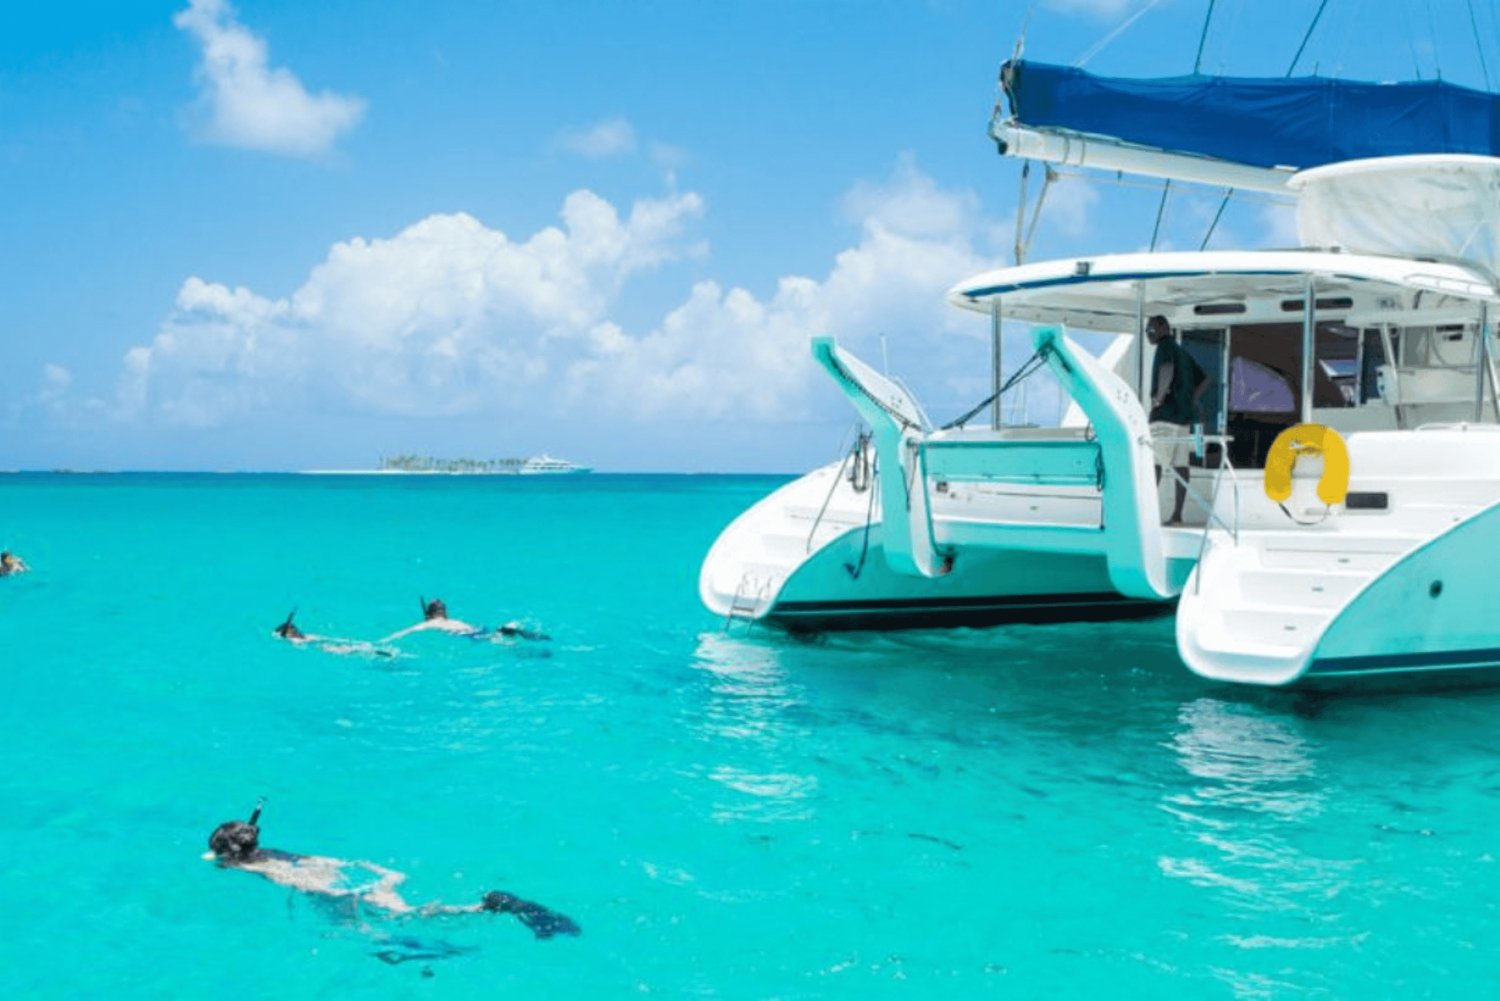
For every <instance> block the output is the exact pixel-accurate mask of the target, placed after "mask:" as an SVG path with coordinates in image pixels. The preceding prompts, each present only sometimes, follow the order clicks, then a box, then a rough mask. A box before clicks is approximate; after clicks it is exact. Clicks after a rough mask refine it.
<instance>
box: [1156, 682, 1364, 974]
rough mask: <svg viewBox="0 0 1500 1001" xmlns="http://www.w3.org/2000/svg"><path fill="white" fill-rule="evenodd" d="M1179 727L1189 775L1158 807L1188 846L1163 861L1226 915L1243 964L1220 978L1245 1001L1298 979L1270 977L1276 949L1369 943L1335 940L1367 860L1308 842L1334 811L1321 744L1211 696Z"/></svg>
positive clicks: (1289, 722)
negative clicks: (1317, 851)
mask: <svg viewBox="0 0 1500 1001" xmlns="http://www.w3.org/2000/svg"><path fill="white" fill-rule="evenodd" d="M1178 724H1179V726H1178V729H1177V730H1176V732H1175V733H1174V734H1173V735H1172V737H1171V740H1170V742H1169V746H1170V748H1171V750H1172V751H1173V752H1174V754H1175V760H1176V763H1177V765H1178V766H1179V767H1180V768H1181V769H1182V771H1183V772H1185V773H1186V774H1187V777H1188V779H1187V781H1186V782H1184V783H1182V784H1180V785H1173V786H1172V787H1170V788H1169V789H1168V790H1167V791H1166V792H1165V794H1164V795H1163V797H1162V800H1161V804H1160V805H1161V808H1162V809H1163V810H1165V811H1166V812H1167V813H1168V814H1169V815H1170V816H1171V817H1173V818H1174V819H1175V821H1176V825H1177V829H1178V832H1177V833H1178V836H1177V837H1175V838H1173V839H1172V843H1174V844H1177V845H1178V846H1179V848H1178V850H1177V851H1176V852H1174V853H1172V854H1168V855H1163V856H1162V857H1161V858H1160V859H1159V860H1158V866H1159V868H1160V870H1161V872H1162V874H1163V875H1165V876H1167V877H1168V878H1169V879H1172V880H1175V881H1177V884H1178V885H1186V886H1190V887H1192V888H1194V889H1195V890H1196V891H1201V892H1202V894H1203V895H1205V898H1206V899H1204V900H1202V901H1201V902H1200V903H1201V907H1202V909H1203V910H1205V911H1206V913H1210V914H1215V913H1216V914H1221V915H1223V917H1224V919H1226V920H1223V921H1219V922H1216V924H1217V926H1218V928H1219V930H1220V934H1219V941H1220V942H1221V943H1222V944H1224V945H1227V946H1229V947H1231V949H1233V950H1242V951H1243V953H1244V955H1245V957H1246V958H1245V963H1244V967H1245V968H1244V969H1241V968H1239V966H1238V964H1235V965H1229V966H1220V967H1218V968H1217V969H1216V973H1217V975H1218V976H1219V977H1220V978H1221V979H1222V980H1224V981H1225V982H1226V983H1228V984H1229V985H1230V986H1231V987H1232V988H1233V989H1234V991H1235V993H1236V995H1237V996H1242V997H1259V996H1266V993H1267V992H1268V991H1270V992H1272V993H1275V992H1276V991H1277V990H1279V989H1281V988H1286V987H1290V986H1292V984H1290V983H1280V984H1275V983H1268V982H1267V981H1266V968H1265V965H1264V964H1265V960H1264V954H1265V951H1266V950H1275V949H1287V950H1295V951H1296V952H1297V953H1301V952H1303V951H1305V950H1309V949H1326V948H1329V947H1335V946H1347V945H1349V944H1351V943H1352V942H1355V941H1357V940H1358V937H1359V936H1358V935H1350V934H1347V932H1346V933H1343V934H1339V933H1337V932H1339V931H1341V930H1343V929H1341V928H1340V927H1339V926H1341V925H1342V922H1341V920H1340V919H1341V918H1343V917H1344V916H1345V915H1344V913H1343V912H1344V910H1345V907H1344V905H1343V903H1342V902H1341V901H1340V900H1339V898H1340V896H1341V895H1342V894H1344V893H1345V892H1346V891H1347V890H1348V889H1350V888H1351V887H1352V886H1353V885H1355V884H1354V879H1355V876H1356V873H1355V870H1356V868H1357V866H1358V864H1359V861H1358V860H1357V859H1333V858H1321V857H1318V856H1316V855H1314V854H1311V853H1309V852H1308V851H1305V850H1304V849H1303V848H1302V847H1300V844H1301V843H1303V842H1305V841H1306V840H1308V839H1307V835H1308V834H1309V833H1310V832H1315V831H1316V829H1317V827H1318V825H1319V822H1320V818H1321V817H1323V815H1324V814H1325V812H1326V811H1327V809H1328V805H1329V804H1328V802H1327V797H1328V793H1327V792H1326V791H1325V790H1326V785H1327V783H1326V782H1325V781H1324V780H1323V779H1322V777H1321V776H1320V775H1319V770H1318V757H1319V754H1320V752H1321V747H1320V745H1319V744H1318V742H1317V741H1316V740H1315V739H1313V738H1312V737H1310V736H1309V735H1307V734H1306V733H1304V732H1303V726H1304V725H1305V724H1304V722H1303V721H1300V720H1297V719H1295V718H1283V717H1278V716H1274V715H1269V714H1268V713H1267V712H1266V711H1265V710H1264V709H1262V708H1259V707H1256V706H1253V705H1242V704H1235V703H1230V702H1224V701H1221V700H1219V699H1213V698H1199V699H1195V700H1193V701H1191V702H1187V703H1184V704H1183V705H1182V707H1181V709H1180V711H1179V713H1178ZM1195 909H1197V908H1196V907H1195ZM1272 929H1274V931H1273V930H1272ZM1289 930H1294V931H1293V934H1287V932H1288V931H1289ZM1295 930H1300V931H1302V932H1303V933H1302V934H1297V933H1296V931H1295ZM1234 954H1235V953H1233V952H1232V953H1230V956H1231V958H1232V956H1233V955H1234ZM1257 954H1258V955H1257ZM1288 961H1289V962H1295V958H1294V957H1289V959H1288ZM1293 979H1294V980H1295V979H1296V978H1295V977H1293ZM1300 986H1301V987H1302V988H1304V989H1306V988H1312V987H1315V986H1316V985H1314V984H1311V983H1302V984H1300Z"/></svg>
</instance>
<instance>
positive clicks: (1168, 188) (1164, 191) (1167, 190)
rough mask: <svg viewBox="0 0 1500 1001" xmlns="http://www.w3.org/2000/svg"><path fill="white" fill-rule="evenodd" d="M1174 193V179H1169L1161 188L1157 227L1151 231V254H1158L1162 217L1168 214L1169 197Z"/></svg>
mask: <svg viewBox="0 0 1500 1001" xmlns="http://www.w3.org/2000/svg"><path fill="white" fill-rule="evenodd" d="M1171 193H1172V179H1171V178H1170V177H1169V178H1167V181H1166V183H1165V184H1163V185H1162V186H1161V204H1160V205H1158V206H1156V225H1155V226H1153V227H1152V229H1151V252H1152V253H1155V252H1156V238H1157V237H1158V236H1160V235H1161V217H1162V216H1164V215H1166V214H1167V196H1168V195H1170V194H1171Z"/></svg>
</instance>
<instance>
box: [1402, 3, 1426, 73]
mask: <svg viewBox="0 0 1500 1001" xmlns="http://www.w3.org/2000/svg"><path fill="white" fill-rule="evenodd" d="M1397 6H1399V7H1400V8H1401V27H1402V28H1403V29H1405V30H1404V31H1403V32H1402V34H1404V35H1405V36H1406V45H1407V48H1409V49H1410V50H1411V66H1412V71H1413V72H1414V73H1415V74H1416V77H1417V79H1418V80H1420V79H1422V61H1421V60H1420V59H1418V58H1417V33H1416V32H1415V31H1413V30H1412V26H1411V11H1410V10H1409V9H1408V8H1407V6H1406V4H1398V5H1397Z"/></svg>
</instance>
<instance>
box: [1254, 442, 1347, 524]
mask: <svg viewBox="0 0 1500 1001" xmlns="http://www.w3.org/2000/svg"><path fill="white" fill-rule="evenodd" d="M1302 455H1321V456H1322V457H1323V475H1322V476H1320V477H1319V478H1318V498H1319V499H1320V500H1322V501H1323V503H1324V504H1327V505H1328V506H1330V507H1332V506H1333V505H1334V504H1342V503H1343V501H1344V497H1345V496H1347V495H1348V493H1349V446H1348V445H1346V444H1344V439H1343V438H1342V437H1340V436H1339V433H1338V432H1337V431H1335V430H1334V429H1333V428H1331V427H1328V426H1327V425H1324V424H1293V425H1292V426H1291V427H1289V428H1287V429H1286V430H1285V431H1282V432H1281V433H1280V434H1279V435H1277V436H1276V440H1275V441H1274V442H1272V443H1271V452H1270V454H1269V455H1267V456H1266V496H1267V497H1269V498H1271V499H1272V500H1273V501H1275V502H1276V503H1278V504H1282V503H1285V502H1286V501H1287V499H1288V498H1290V497H1291V496H1292V467H1293V466H1295V465H1296V464H1297V457H1298V456H1302Z"/></svg>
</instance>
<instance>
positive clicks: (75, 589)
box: [0, 476, 1500, 998]
mask: <svg viewBox="0 0 1500 1001" xmlns="http://www.w3.org/2000/svg"><path fill="white" fill-rule="evenodd" d="M777 482H778V481H777V480H774V479H770V478H765V479H760V478H749V477H746V478H734V477H626V476H590V477H582V478H577V479H545V478H535V479H532V478H528V479H516V478H503V479H496V478H428V477H420V478H397V477H383V478H373V479H372V478H347V477H317V478H309V477H295V476H264V477H260V476H7V477H3V478H0V544H3V545H5V546H8V547H10V548H13V549H15V550H17V551H18V552H20V553H21V554H22V555H23V556H25V557H26V559H27V560H28V561H29V562H30V563H31V565H32V566H33V567H34V568H35V570H34V572H33V573H31V574H29V575H27V576H24V577H19V578H11V579H5V580H0V630H3V636H4V641H5V649H6V657H5V661H4V662H5V665H6V685H5V690H4V694H3V697H0V733H3V735H4V736H3V740H0V844H3V845H4V847H5V852H6V863H5V876H4V879H3V882H0V905H3V906H0V930H3V932H4V934H3V935H0V994H3V995H4V996H18V995H22V994H25V995H27V996H37V997H75V996H80V995H87V994H95V995H107V996H131V995H138V996H205V995H207V994H209V993H210V992H215V993H217V992H219V991H221V990H223V989H224V988H225V987H226V986H229V987H232V988H233V989H234V990H236V991H237V992H239V993H242V994H247V995H249V996H266V995H275V996H281V997H315V996H327V995H330V994H335V993H336V994H338V995H351V994H353V995H363V996H394V997H472V996H478V995H480V994H481V993H489V992H498V991H502V990H509V991H515V990H520V991H526V992H528V994H529V995H530V996H545V997H570V996H571V997H587V996H614V995H622V994H626V993H647V992H649V993H652V994H658V995H665V996H669V997H671V996H694V995H700V996H716V997H735V998H738V997H808V998H817V997H850V998H863V997H869V996H872V995H875V996H882V995H887V994H894V993H896V992H898V991H899V992H901V993H903V994H907V995H912V996H924V997H935V996H946V997H972V996H981V995H988V994H997V995H999V994H1009V995H1013V996H1035V995H1037V994H1040V993H1043V992H1047V993H1060V994H1063V995H1067V996H1087V995H1097V996H1114V997H1120V996H1140V997H1148V996H1163V995H1166V994H1168V993H1169V992H1170V994H1171V995H1172V996H1178V997H1181V996H1188V997H1206V998H1219V997H1222V998H1260V997H1299V998H1302V997H1328V998H1344V997H1371V996H1391V995H1395V994H1404V995H1412V994H1420V995H1424V996H1453V997H1458V996H1465V997H1467V996H1471V995H1472V994H1474V993H1475V991H1476V988H1477V989H1479V990H1482V989H1483V988H1484V987H1485V986H1489V985H1493V984H1494V983H1495V981H1496V980H1497V963H1496V961H1495V960H1494V958H1493V955H1492V953H1493V949H1492V946H1491V942H1492V940H1493V939H1494V937H1495V935H1496V933H1497V931H1500V915H1497V907H1500V904H1497V896H1496V893H1495V890H1494V886H1495V882H1496V862H1495V857H1494V853H1495V852H1496V845H1495V841H1496V838H1495V836H1494V834H1493V833H1492V831H1493V826H1494V818H1495V816H1496V806H1497V801H1500V753H1497V752H1500V732H1497V728H1496V727H1495V725H1494V722H1493V720H1494V717H1495V715H1496V712H1497V711H1500V693H1496V692H1488V691H1486V692H1465V693H1451V694H1446V695H1430V694H1429V695H1407V696H1386V697H1381V698H1371V697H1365V698H1359V699H1352V698H1351V699H1333V700H1330V701H1325V702H1322V703H1319V704H1310V703H1300V702H1296V701H1292V700H1290V699H1287V698H1284V697H1274V696H1265V695H1258V694H1256V693H1242V692H1237V691H1232V690H1226V689H1221V688H1214V687H1210V686H1207V685H1205V684H1203V683H1201V682H1198V681H1197V680H1195V679H1193V678H1192V677H1191V676H1190V675H1188V674H1187V672H1186V670H1185V669H1184V668H1182V667H1181V666H1180V665H1179V664H1178V663H1177V660H1176V656H1175V653H1174V650H1173V646H1172V638H1171V627H1170V620H1167V619H1163V620H1159V621H1155V622H1146V623H1130V624H1124V625H1080V626H1074V627H1046V628H1043V627H1020V628H1009V629H993V630H974V631H968V630H958V631H952V632H928V633H920V632H919V633H908V634H896V635H885V636H881V635H871V634H851V635H844V636H835V637H831V638H828V639H826V640H824V641H821V642H803V641H797V640H792V639H788V638H784V637H779V636H777V635H775V634H771V633H765V632H749V633H746V632H744V631H736V632H735V633H733V634H726V633H725V632H724V631H723V629H722V625H721V623H720V622H719V621H718V620H717V619H716V618H714V617H712V616H710V615H708V613H706V612H705V611H703V610H702V609H701V607H700V606H699V605H698V603H697V599H696V579H697V569H698V564H699V560H700V559H701V557H702V554H703V553H704V552H705V551H706V550H707V547H708V545H709V543H710V542H711V541H712V539H713V537H714V535H715V534H716V533H717V531H718V530H719V528H720V527H722V526H723V525H724V524H725V523H727V522H728V520H729V519H730V518H731V517H732V516H733V515H734V514H735V513H737V512H738V511H739V510H741V509H742V508H743V507H745V506H746V505H747V504H749V503H750V502H751V501H752V500H754V499H755V498H757V497H759V496H761V495H763V494H764V493H766V492H767V491H768V490H769V489H770V488H771V487H772V486H773V485H775V483H777ZM418 595H425V596H427V597H433V596H441V597H442V598H444V599H445V600H446V602H447V604H448V607H449V609H450V612H451V613H452V614H453V615H455V616H456V617H459V618H463V619H466V620H468V621H474V622H481V623H485V624H494V623H496V622H500V621H504V620H507V619H511V618H523V619H526V620H529V621H531V622H532V623H534V624H536V625H538V626H540V627H543V628H545V629H546V630H547V631H548V632H550V633H551V634H552V636H553V641H552V642H551V643H549V644H545V645H518V646H516V647H499V646H497V647H488V646H484V645H480V644H473V643H470V642H468V641H462V640H452V639H445V638H441V637H425V636H424V637H416V638H413V639H412V640H411V641H410V642H407V643H405V644H404V650H405V653H406V654H407V655H406V656H403V657H401V658H399V659H394V660H376V659H365V658H359V657H339V656H332V655H329V654H325V653H320V652H317V651H314V650H309V649H298V648H293V647H291V646H289V645H287V644H284V643H281V642H278V641H276V640H274V639H272V638H271V637H270V629H271V627H273V626H274V625H275V624H276V623H278V622H279V621H281V619H282V618H283V617H284V616H285V614H286V613H287V611H288V610H289V609H291V608H292V607H294V606H295V607H297V608H298V609H299V613H298V621H299V623H300V624H301V625H302V626H303V628H304V629H307V630H309V631H315V632H320V633H335V634H341V635H349V636H356V637H364V638H374V637H378V636H380V635H383V634H385V633H388V632H391V631H394V630H395V629H397V628H399V627H401V626H404V625H407V624H409V623H410V622H412V621H414V620H415V618H416V617H417V611H418V606H417V599H418ZM544 652H545V653H549V654H550V656H542V654H543V653H544ZM258 795H265V796H266V797H267V799H268V802H267V806H266V812H265V815H264V817H263V818H262V830H263V842H264V843H265V844H268V845H271V846H274V847H280V848H285V849H289V850H294V851H303V852H315V853H321V854H329V855H335V856H338V857H341V858H346V859H368V860H370V861H373V862H376V863H379V864H383V865H389V866H391V867H393V868H397V869H400V870H402V871H404V872H406V873H408V874H409V876H410V880H409V882H408V884H407V886H406V888H405V889H406V890H407V895H408V897H409V898H411V899H414V900H419V901H421V900H429V899H442V900H447V901H455V902H468V901H472V900H475V899H477V898H478V896H479V894H480V893H481V892H483V891H484V890H487V889H491V888H496V887H499V888H504V889H507V890H509V891H511V892H513V893H516V894H519V895H520V896H523V897H526V898H529V899H532V900H537V901H540V902H542V903H544V904H547V905H549V906H551V907H553V908H556V909H557V910H559V911H562V912H564V913H566V914H568V915H570V916H572V917H573V918H574V919H576V920H577V921H578V922H579V924H581V925H582V926H583V929H584V934H583V936H582V937H581V938H578V939H576V940H575V939H568V940H559V941H547V942H539V941H534V940H533V939H532V938H531V937H530V935H529V934H528V933H527V932H526V931H525V929H524V928H522V927H521V926H520V925H519V924H517V923H516V922H515V921H514V920H513V919H511V918H509V917H491V916H476V917H465V918H457V919H445V920H441V921H427V922H415V923H413V922H406V923H401V922H392V923H386V924H384V925H381V926H379V927H374V928H370V927H361V926H359V925H358V924H355V923H351V922H348V921H344V920H340V919H339V918H338V917H337V916H335V915H331V914H329V913H326V912H325V911H324V910H322V909H320V908H318V907H316V906H313V905H311V904H310V903H309V902H308V901H307V900H306V899H305V898H299V897H295V896H294V895H292V894H291V893H289V892H288V891H286V890H284V889H282V888H279V887H276V886H273V885H271V884H269V883H266V882H264V881H262V880H259V879H257V878H255V877H253V876H250V875H247V874H244V873H237V872H229V871H221V870H219V869H217V868H216V867H214V866H212V865H210V864H208V863H205V862H203V861H201V860H200V858H199V855H200V854H201V853H202V852H203V850H204V848H205V847H206V846H205V841H206V838H207V835H208V832H209V831H210V830H211V829H212V827H213V826H214V825H215V824H217V823H218V822H219V821H221V820H225V819H229V818H232V817H236V816H243V815H244V814H245V813H246V812H247V811H248V809H249V807H250V806H251V805H252V804H253V803H254V800H255V798H256V797H257V796H258ZM381 934H395V935H408V936H417V937H418V938H420V939H422V940H423V942H425V943H427V944H428V945H429V946H431V947H433V948H435V949H437V950H438V951H441V948H440V946H448V947H452V949H453V950H454V951H459V950H464V951H463V952H462V954H460V955H455V956H452V957H449V958H433V959H430V960H416V961H412V962H406V963H402V964H400V965H387V964H386V963H383V962H381V961H379V960H378V959H376V958H374V957H373V956H372V955H371V954H372V953H373V952H376V951H379V950H380V949H381V948H383V945H382V944H381V942H380V939H379V936H380V935H381ZM469 950H472V951H469ZM424 974H426V975H424Z"/></svg>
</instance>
